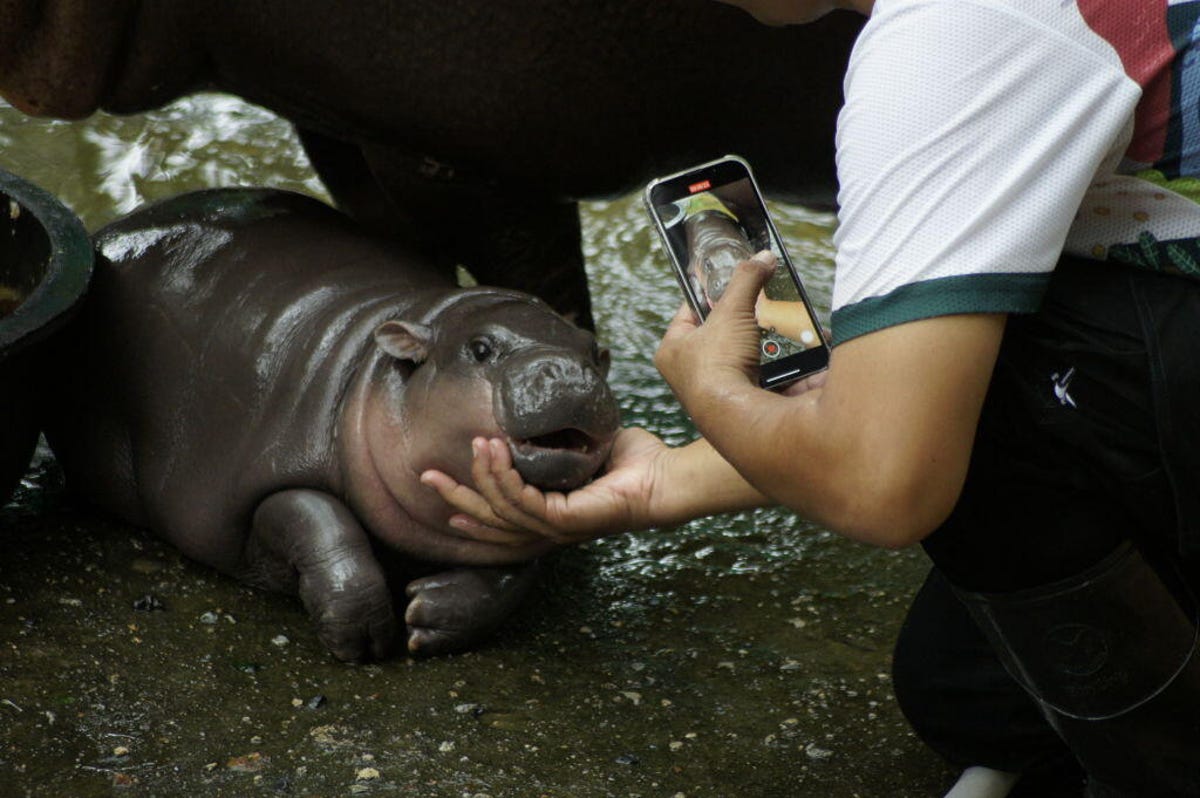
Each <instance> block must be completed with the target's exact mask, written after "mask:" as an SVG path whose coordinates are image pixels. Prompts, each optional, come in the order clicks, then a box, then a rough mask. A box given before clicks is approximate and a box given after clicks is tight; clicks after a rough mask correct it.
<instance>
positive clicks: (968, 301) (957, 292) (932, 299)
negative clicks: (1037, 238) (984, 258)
mask: <svg viewBox="0 0 1200 798" xmlns="http://www.w3.org/2000/svg"><path fill="white" fill-rule="evenodd" d="M1049 282H1050V273H1049V272H1045V273H1035V274H1028V273H1015V272H1008V273H1001V274H963V275H956V276H953V277H938V278H936V279H933V280H922V281H921V282H919V283H909V284H908V285H903V286H901V287H899V288H897V289H896V290H895V291H892V292H891V293H890V294H884V295H883V296H878V297H871V298H869V299H864V300H862V301H861V302H855V303H854V304H853V305H847V306H845V307H843V308H838V309H837V310H836V311H834V313H833V317H832V319H831V321H832V324H833V345H834V346H837V345H838V344H841V343H845V342H846V341H849V340H850V339H851V338H857V337H858V336H860V335H866V334H867V333H872V332H876V331H878V330H882V329H884V328H885V327H894V326H895V325H897V324H903V323H905V322H908V321H916V320H917V319H928V318H933V317H935V316H950V315H953V314H956V313H1032V312H1033V311H1035V310H1037V309H1038V308H1039V307H1040V306H1041V304H1042V296H1043V294H1045V292H1046V285H1047V284H1048V283H1049Z"/></svg>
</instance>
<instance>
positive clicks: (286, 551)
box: [239, 489, 397, 660]
mask: <svg viewBox="0 0 1200 798" xmlns="http://www.w3.org/2000/svg"><path fill="white" fill-rule="evenodd" d="M239 576H240V577H241V578H242V579H244V580H245V581H246V582H248V583H250V584H252V585H254V586H256V587H262V588H266V589H268V590H275V591H279V592H286V593H292V594H297V593H298V594H299V596H300V600H301V601H302V602H304V607H305V609H306V610H308V614H309V616H310V617H311V618H312V619H313V621H314V622H315V623H316V625H317V636H318V637H319V638H320V639H321V642H322V643H324V644H325V645H326V646H327V647H328V648H329V650H330V651H332V652H333V655H334V656H335V657H337V658H338V659H340V660H360V659H364V658H365V657H367V656H368V655H370V656H374V657H376V658H379V659H382V658H383V657H385V656H387V655H388V654H389V653H390V652H391V650H392V649H393V648H394V646H395V642H396V633H397V621H396V616H395V612H394V611H393V609H392V598H391V593H390V592H389V590H388V586H387V579H386V578H385V577H384V573H383V569H382V567H381V566H380V564H379V562H378V560H376V559H375V555H374V553H373V552H372V550H371V542H370V540H369V538H368V536H367V533H366V531H365V530H364V529H363V528H362V526H361V525H360V524H359V522H358V520H357V519H356V518H355V517H354V515H353V514H352V513H351V512H350V510H349V509H348V508H347V507H346V506H345V505H344V504H342V503H341V502H340V501H338V500H337V499H336V498H334V497H333V496H331V495H330V494H328V493H323V492H321V491H315V490H300V489H294V490H284V491H280V492H278V493H275V494H272V495H271V496H269V497H267V499H265V500H264V501H263V502H262V503H261V504H259V506H258V509H257V510H256V511H255V513H254V521H253V525H252V529H251V532H250V537H249V539H248V540H247V543H246V548H245V551H244V553H243V563H242V570H241V573H240V574H239Z"/></svg>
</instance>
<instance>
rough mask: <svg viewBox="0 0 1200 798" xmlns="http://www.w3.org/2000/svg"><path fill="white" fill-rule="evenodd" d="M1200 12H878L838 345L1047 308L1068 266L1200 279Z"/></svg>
mask: <svg viewBox="0 0 1200 798" xmlns="http://www.w3.org/2000/svg"><path fill="white" fill-rule="evenodd" d="M1198 39H1200V0H878V2H877V3H876V5H875V9H874V12H873V13H872V15H871V18H870V20H868V22H867V24H866V26H865V28H864V29H863V32H862V34H861V36H860V37H859V40H858V42H857V44H856V45H855V48H854V52H853V54H852V55H851V58H850V64H849V68H848V71H847V74H846V80H845V95H846V104H845V106H844V108H843V109H842V112H841V115H840V116H839V119H838V137H837V158H838V176H839V182H840V190H839V194H838V204H839V212H838V228H837V231H836V233H835V235H834V243H835V245H836V247H837V272H836V279H835V283H834V292H833V333H834V342H835V344H836V343H840V342H842V341H845V340H848V339H850V338H853V337H855V336H858V335H862V334H864V333H868V332H872V331H875V330H879V329H882V328H884V327H888V326H891V325H895V324H900V323H903V322H906V321H912V320H915V319H921V318H928V317H932V316H941V315H946V314H953V313H974V312H1008V313H1020V312H1030V311H1033V310H1036V309H1037V307H1038V305H1039V303H1040V301H1041V297H1042V294H1043V292H1044V290H1045V286H1046V284H1047V282H1048V279H1049V276H1050V274H1051V272H1052V271H1053V269H1054V267H1055V264H1056V263H1057V262H1058V259H1059V257H1060V255H1062V254H1063V253H1064V252H1067V253H1070V254H1075V255H1081V256H1084V257H1087V258H1091V259H1096V260H1106V259H1107V260H1114V261H1121V262H1125V263H1131V264H1135V265H1138V266H1143V267H1149V268H1155V269H1160V270H1165V271H1174V272H1181V273H1185V274H1190V275H1193V276H1197V277H1200V243H1198V239H1200V205H1198V204H1197V202H1196V199H1200V180H1197V178H1198V177H1200V47H1197V40H1198Z"/></svg>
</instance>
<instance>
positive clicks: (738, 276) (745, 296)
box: [711, 250, 776, 316]
mask: <svg viewBox="0 0 1200 798" xmlns="http://www.w3.org/2000/svg"><path fill="white" fill-rule="evenodd" d="M775 266H776V260H775V255H774V254H773V253H772V252H771V251H770V250H763V251H762V252H759V253H757V254H756V255H754V257H752V258H750V259H749V260H744V261H742V262H741V263H739V264H738V265H737V267H736V268H735V269H734V270H733V277H732V278H731V279H730V281H729V286H728V287H727V288H726V289H725V293H724V294H722V296H721V299H720V301H719V302H717V303H716V305H714V306H713V311H712V314H711V315H713V316H716V315H718V314H720V315H722V316H723V315H726V314H729V313H737V312H742V311H746V310H749V311H750V312H753V310H754V306H755V303H756V302H757V301H758V295H759V293H760V292H761V291H762V289H763V286H765V285H766V284H767V281H768V280H770V279H771V275H773V274H774V273H775Z"/></svg>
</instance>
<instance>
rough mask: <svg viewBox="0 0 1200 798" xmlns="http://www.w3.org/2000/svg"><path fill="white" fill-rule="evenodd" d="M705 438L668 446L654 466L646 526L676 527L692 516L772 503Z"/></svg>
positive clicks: (698, 516) (745, 508)
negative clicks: (653, 484) (653, 483)
mask: <svg viewBox="0 0 1200 798" xmlns="http://www.w3.org/2000/svg"><path fill="white" fill-rule="evenodd" d="M772 503H773V502H772V500H771V499H770V498H768V497H767V496H766V495H765V494H764V493H762V492H761V491H759V490H758V489H757V488H755V487H754V486H753V485H751V484H750V483H749V482H747V481H746V480H745V478H744V477H742V475H741V474H739V473H738V472H737V470H736V469H734V467H733V466H732V465H730V464H729V462H728V461H727V460H726V459H725V458H724V457H722V456H721V454H720V453H719V452H718V451H717V450H716V449H714V448H713V447H712V445H711V444H710V443H709V442H708V441H707V440H705V439H703V438H700V439H698V440H696V441H693V442H692V443H690V444H688V445H687V446H682V447H679V448H677V449H672V450H671V451H670V452H669V453H668V454H667V455H665V456H664V459H663V463H662V466H661V467H660V468H659V469H657V475H656V477H655V486H654V489H653V492H652V494H651V498H650V503H649V508H648V517H647V523H646V525H647V526H655V527H660V526H676V525H678V524H682V523H684V522H686V521H690V520H692V519H694V518H702V517H704V516H708V515H716V514H719V513H730V512H737V511H739V510H748V509H752V508H754V507H761V506H763V505H766V504H772Z"/></svg>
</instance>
